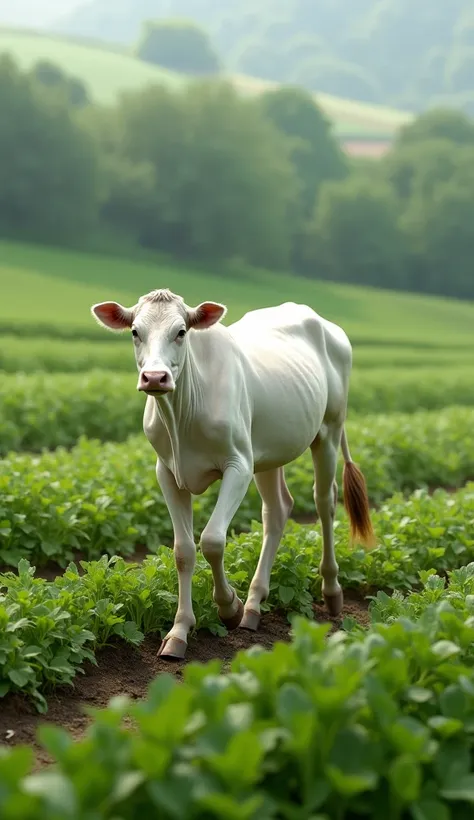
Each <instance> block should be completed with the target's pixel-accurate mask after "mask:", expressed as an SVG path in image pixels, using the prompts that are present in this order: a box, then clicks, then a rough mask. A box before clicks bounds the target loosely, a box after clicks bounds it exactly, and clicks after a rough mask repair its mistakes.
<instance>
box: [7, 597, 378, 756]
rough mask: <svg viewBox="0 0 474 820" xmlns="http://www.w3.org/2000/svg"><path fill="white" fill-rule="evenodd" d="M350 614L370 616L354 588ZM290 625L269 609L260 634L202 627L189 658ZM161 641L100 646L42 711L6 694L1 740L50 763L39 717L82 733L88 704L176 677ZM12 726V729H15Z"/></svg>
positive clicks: (279, 636) (232, 649) (263, 640)
mask: <svg viewBox="0 0 474 820" xmlns="http://www.w3.org/2000/svg"><path fill="white" fill-rule="evenodd" d="M314 613H315V620H317V621H320V622H327V621H330V622H331V623H332V624H333V628H334V629H337V628H338V627H339V626H340V624H341V619H340V618H336V619H335V618H330V616H328V614H327V612H326V610H325V609H324V608H323V607H322V606H320V605H318V604H315V605H314ZM347 615H352V616H353V617H354V618H356V619H357V620H358V621H359V622H360V623H363V624H365V623H367V622H368V613H367V602H366V601H363V600H361V598H360V596H357V595H356V594H355V593H351V592H350V591H348V592H347V593H346V603H345V606H344V611H343V617H345V616H347ZM289 629H290V626H289V624H288V621H287V619H286V617H285V616H283V615H281V614H278V613H268V614H266V615H264V616H263V618H262V622H261V627H260V629H259V632H258V633H256V634H253V633H250V632H247V631H244V630H236V631H235V632H232V633H229V634H228V635H227V636H226V637H225V638H218V637H215V636H213V635H211V634H210V633H209V632H207V631H202V632H200V633H199V634H197V635H196V636H195V638H194V639H193V640H192V641H191V642H190V644H189V647H188V652H187V657H186V661H200V662H203V663H205V662H206V661H209V660H212V659H213V658H220V659H221V660H223V661H230V660H231V659H232V658H233V657H234V655H235V654H236V653H237V652H239V651H240V650H242V649H248V648H249V647H251V646H253V645H254V644H257V643H258V644H261V645H262V646H264V647H266V648H270V647H271V646H272V645H273V644H274V643H275V642H277V641H287V640H288V639H289ZM159 644H160V639H159V637H158V636H155V637H149V638H146V639H145V641H144V642H143V644H142V645H141V646H140V647H138V648H135V647H130V646H127V645H126V644H123V643H117V644H116V645H114V646H111V647H108V648H107V649H105V650H103V651H101V652H100V653H99V654H98V657H97V661H98V666H97V667H96V666H93V665H92V664H87V666H86V668H85V672H86V674H85V675H78V676H77V677H76V678H75V681H74V687H73V688H71V689H65V688H61V689H58V690H56V692H55V693H54V694H53V695H51V696H50V697H49V698H48V704H49V711H48V714H47V715H39V714H38V713H37V712H36V711H35V709H34V707H33V706H32V705H31V704H30V703H29V702H28V701H26V699H25V698H24V697H22V696H19V695H15V696H10V697H7V698H5V700H4V701H3V702H2V704H1V709H0V745H1V744H4V745H6V746H15V745H17V744H19V743H28V744H33V746H34V749H35V753H36V768H40V767H41V766H44V765H45V764H48V763H51V759H50V757H49V755H48V754H47V753H46V752H45V751H44V750H43V749H42V748H41V747H40V746H39V744H38V743H37V742H36V729H37V727H38V726H39V725H40V724H41V723H44V722H48V723H55V724H57V725H60V726H63V727H64V728H65V729H68V730H69V731H70V732H71V734H72V735H73V737H74V738H77V739H78V738H80V737H82V735H83V734H84V731H85V730H86V728H87V726H88V724H89V723H90V718H89V717H88V716H87V715H86V714H84V711H83V707H84V706H93V707H96V708H97V707H103V706H106V704H107V702H108V701H109V699H110V698H111V697H114V696H115V695H119V694H124V693H125V694H128V695H129V696H130V697H132V698H136V699H139V698H143V697H144V696H145V695H146V691H147V688H148V685H149V683H150V681H151V680H152V679H153V678H154V677H155V676H156V675H157V674H158V673H159V672H171V673H172V674H174V675H175V676H176V677H177V678H178V679H179V678H180V677H181V676H182V671H183V666H184V664H183V663H182V662H173V663H170V662H167V661H162V660H159V659H158V658H157V657H156V653H157V651H158V647H159ZM11 732H13V733H14V734H13V735H11ZM10 735H11V736H10Z"/></svg>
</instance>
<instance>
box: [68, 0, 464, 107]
mask: <svg viewBox="0 0 474 820" xmlns="http://www.w3.org/2000/svg"><path fill="white" fill-rule="evenodd" d="M170 16H174V17H178V18H180V19H181V20H186V19H187V20H189V21H191V22H193V23H197V24H198V25H200V26H202V27H203V28H204V29H205V30H206V31H207V32H208V33H209V35H210V37H211V39H212V42H213V43H214V44H215V48H216V49H217V52H218V54H219V55H221V58H223V60H224V62H225V65H226V68H227V70H228V71H236V72H239V73H243V74H251V75H255V76H257V77H263V78H265V79H269V80H274V81H276V82H279V83H293V84H298V85H302V86H304V87H306V88H308V89H310V90H314V91H319V92H325V93H327V94H336V95H338V96H341V97H346V98H349V99H359V100H364V101H369V102H379V103H383V104H385V105H387V104H390V105H393V106H395V107H398V108H407V109H410V110H413V111H420V110H422V109H423V108H425V107H426V106H427V105H430V106H434V105H447V104H450V105H455V106H458V107H462V108H465V110H466V111H468V112H469V113H471V114H474V8H473V4H472V2H471V0H436V2H433V0H416V2H413V0H284V2H275V0H259V2H258V3H257V2H255V0H226V2H225V3H223V2H221V0H133V2H131V1H130V0H115V2H114V3H110V0H91V2H89V3H87V4H81V5H80V6H78V7H77V8H76V9H75V10H74V11H73V12H72V13H70V14H69V15H66V16H65V17H63V18H62V19H61V21H60V22H58V29H60V30H61V31H67V32H72V33H74V34H76V35H87V36H91V37H94V38H98V39H102V40H110V41H112V42H117V43H123V44H124V45H127V46H129V47H130V46H131V45H132V43H134V42H135V40H136V38H137V37H138V32H139V29H140V26H141V24H142V22H143V20H146V19H150V18H154V19H156V20H158V21H163V20H166V19H167V18H170Z"/></svg>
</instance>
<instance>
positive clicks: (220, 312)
mask: <svg viewBox="0 0 474 820" xmlns="http://www.w3.org/2000/svg"><path fill="white" fill-rule="evenodd" d="M91 310H92V313H93V315H94V316H95V317H96V319H97V320H98V321H99V322H100V323H101V324H103V325H105V327H107V328H110V329H112V330H117V331H121V330H125V329H127V328H129V329H131V332H132V336H133V343H134V347H135V357H136V362H137V367H138V371H139V378H138V390H141V391H143V392H144V393H146V395H147V397H148V398H147V400H146V406H145V413H144V419H143V429H144V432H145V435H146V437H147V438H148V440H149V441H150V443H151V444H152V446H153V448H154V449H155V451H156V453H157V455H158V459H157V478H158V483H159V485H160V487H161V490H162V493H163V496H164V498H165V501H166V504H167V506H168V509H169V513H170V516H171V519H172V523H173V529H174V554H175V560H176V567H177V571H178V578H179V603H178V609H177V612H176V617H175V620H174V624H173V627H172V629H171V630H170V632H169V633H168V635H167V636H166V638H165V639H164V641H163V643H162V645H161V648H160V651H159V654H160V655H161V656H162V657H163V658H170V659H173V658H184V656H185V652H186V648H187V636H188V632H189V630H190V629H191V628H192V627H193V626H194V625H195V623H196V620H195V617H194V613H193V605H192V576H193V571H194V567H195V559H196V548H195V544H194V536H193V515H192V503H191V502H192V499H191V495H192V494H194V495H199V494H201V493H203V492H205V490H206V489H207V488H208V487H209V486H210V485H211V484H212V483H213V482H214V481H216V480H217V479H222V482H221V485H220V488H219V496H218V500H217V503H216V506H215V508H214V510H213V513H212V515H211V517H210V519H209V521H208V523H207V525H206V527H205V529H204V531H203V533H202V535H201V540H200V545H201V548H202V552H203V554H204V556H205V557H206V559H207V561H208V562H209V564H210V566H211V568H212V573H213V578H214V601H215V602H216V604H217V607H218V612H219V616H220V618H221V620H222V621H223V623H224V624H225V625H226V626H227V628H228V629H235V628H237V627H238V626H239V625H240V626H241V627H244V628H247V629H251V630H256V629H257V628H258V624H259V621H260V604H261V603H262V601H264V600H265V598H266V597H267V595H268V592H269V584H270V574H271V570H272V566H273V562H274V559H275V554H276V551H277V549H278V545H279V543H280V539H281V536H282V533H283V529H284V526H285V523H286V521H287V520H288V517H289V515H290V513H291V510H292V507H293V499H292V497H291V495H290V492H289V490H288V487H287V485H286V482H285V476H284V465H285V464H288V463H289V462H291V461H293V460H294V459H296V458H298V456H300V455H301V454H302V453H304V451H305V450H306V449H307V448H310V449H311V453H312V457H313V463H314V471H315V485H314V498H315V503H316V508H317V511H318V514H319V518H320V521H321V526H322V534H323V554H322V560H321V564H320V567H319V570H320V573H321V576H322V590H323V595H324V599H325V602H326V606H327V607H328V610H329V611H330V613H332V614H334V615H337V614H339V613H340V611H341V609H342V605H343V595H342V590H341V587H340V585H339V582H338V570H339V567H338V565H337V562H336V557H335V551H334V534H333V517H334V511H335V506H336V502H337V483H336V480H335V475H336V463H337V454H338V449H339V446H341V448H342V454H343V457H344V462H345V464H344V479H343V483H344V501H345V506H346V509H347V511H348V514H349V517H350V521H351V528H352V536H353V537H358V538H359V539H360V540H361V541H362V542H363V543H366V544H370V543H371V542H372V541H373V531H372V525H371V521H370V515H369V505H368V498H367V491H366V486H365V480H364V477H363V475H362V473H361V472H360V470H359V469H358V467H357V466H356V465H355V464H354V463H353V462H352V460H351V456H350V453H349V447H348V443H347V438H346V434H345V430H344V422H345V418H346V409H347V401H348V390H349V376H350V371H351V365H352V350H351V345H350V343H349V340H348V338H347V336H346V334H345V333H344V331H343V330H341V328H339V327H338V326H337V325H334V324H332V323H331V322H328V321H326V320H325V319H323V318H322V317H321V316H319V315H318V314H317V313H315V312H314V311H313V310H312V309H311V308H309V307H307V306H306V305H298V304H295V303H293V302H287V303H285V304H282V305H279V306H278V307H272V308H264V309H262V310H254V311H251V312H249V313H247V314H246V315H245V316H243V318H242V319H240V320H239V321H238V322H235V323H234V324H231V325H230V326H228V327H225V326H224V325H222V324H219V322H220V320H221V319H222V318H223V317H224V316H225V314H226V308H225V306H224V305H220V304H216V303H215V302H203V303H202V304H200V305H198V307H196V308H190V307H188V306H187V305H186V304H185V303H184V301H183V299H182V298H181V297H180V296H176V295H175V294H173V293H171V292H170V291H169V290H154V291H152V292H151V293H148V294H147V295H146V296H142V297H141V298H140V299H139V301H138V303H137V304H136V305H135V306H134V307H132V308H125V307H123V306H122V305H119V304H117V303H116V302H103V303H101V304H96V305H93V307H92V309H91ZM252 478H254V480H255V483H256V485H257V488H258V491H259V493H260V496H261V498H262V519H263V546H262V550H261V554H260V558H259V562H258V566H257V569H256V572H255V575H254V577H253V579H252V583H251V585H250V589H249V593H248V597H247V602H246V604H245V607H244V605H243V604H242V602H241V601H240V600H239V598H238V597H237V595H236V593H235V591H234V590H233V588H232V587H231V586H230V584H229V582H228V580H227V578H226V574H225V572H224V547H225V543H226V537H227V530H228V527H229V525H230V522H231V520H232V518H233V516H234V515H235V513H236V512H237V510H238V508H239V506H240V504H241V502H242V500H243V498H244V496H245V494H246V492H247V489H248V487H249V485H250V482H251V481H252Z"/></svg>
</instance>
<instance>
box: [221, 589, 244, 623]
mask: <svg viewBox="0 0 474 820" xmlns="http://www.w3.org/2000/svg"><path fill="white" fill-rule="evenodd" d="M235 597H236V598H237V596H235ZM237 601H238V607H237V612H236V613H235V615H231V616H230V618H224V617H223V616H222V615H219V618H220V619H221V621H222V623H223V624H224V626H225V628H226V629H228V630H229V632H232V631H233V630H234V629H237V627H238V626H240V623H241V621H242V618H243V615H244V605H243V603H242V601H241V600H240V598H237Z"/></svg>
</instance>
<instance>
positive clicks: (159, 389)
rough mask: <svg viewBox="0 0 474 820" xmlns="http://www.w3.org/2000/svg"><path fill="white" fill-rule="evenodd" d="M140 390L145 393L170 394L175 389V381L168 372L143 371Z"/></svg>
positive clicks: (139, 385)
mask: <svg viewBox="0 0 474 820" xmlns="http://www.w3.org/2000/svg"><path fill="white" fill-rule="evenodd" d="M138 389H139V390H143V391H144V392H145V393H169V392H170V391H171V390H173V389H174V386H173V379H172V378H171V374H170V373H168V372H167V371H166V370H142V372H141V373H140V378H139V380H138Z"/></svg>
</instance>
